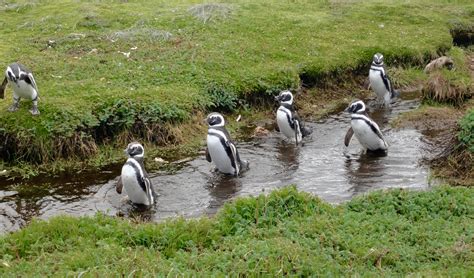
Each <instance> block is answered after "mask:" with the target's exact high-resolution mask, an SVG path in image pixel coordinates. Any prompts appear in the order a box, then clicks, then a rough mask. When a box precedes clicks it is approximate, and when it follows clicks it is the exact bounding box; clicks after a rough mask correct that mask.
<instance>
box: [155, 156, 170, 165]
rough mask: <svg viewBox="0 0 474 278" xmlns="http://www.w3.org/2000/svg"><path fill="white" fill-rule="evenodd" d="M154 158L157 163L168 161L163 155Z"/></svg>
mask: <svg viewBox="0 0 474 278" xmlns="http://www.w3.org/2000/svg"><path fill="white" fill-rule="evenodd" d="M154 160H155V162H156V163H160V164H166V163H168V161H166V160H164V159H163V158H161V157H155V159H154Z"/></svg>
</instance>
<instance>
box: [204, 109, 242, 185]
mask: <svg viewBox="0 0 474 278" xmlns="http://www.w3.org/2000/svg"><path fill="white" fill-rule="evenodd" d="M206 121H207V124H208V126H209V128H208V131H207V139H206V143H207V149H206V160H207V161H208V162H213V163H214V164H215V165H216V168H217V170H218V171H219V172H221V173H224V174H229V175H233V176H238V175H239V174H240V173H241V172H243V171H245V170H247V169H248V167H249V163H248V162H247V161H244V160H241V159H240V155H239V152H238V150H237V147H236V146H235V144H234V143H233V142H232V139H231V138H230V135H229V132H228V131H227V129H226V128H225V120H224V116H222V115H221V114H220V113H217V112H213V113H210V114H209V115H208V116H207V118H206Z"/></svg>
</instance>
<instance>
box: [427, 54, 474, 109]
mask: <svg viewBox="0 0 474 278" xmlns="http://www.w3.org/2000/svg"><path fill="white" fill-rule="evenodd" d="M448 55H449V56H450V57H451V58H452V60H453V61H454V68H452V69H447V68H442V69H439V70H436V71H433V72H431V73H430V74H429V77H428V80H427V81H426V84H425V86H424V87H423V97H424V98H425V99H429V100H434V101H437V102H442V103H451V104H454V105H460V104H462V103H463V102H464V101H465V100H466V99H470V98H471V97H472V94H473V91H474V85H473V84H474V83H473V82H472V77H471V73H470V70H469V62H468V58H467V57H466V54H465V51H464V50H463V49H461V48H457V47H453V48H452V49H451V50H450V51H449V52H448Z"/></svg>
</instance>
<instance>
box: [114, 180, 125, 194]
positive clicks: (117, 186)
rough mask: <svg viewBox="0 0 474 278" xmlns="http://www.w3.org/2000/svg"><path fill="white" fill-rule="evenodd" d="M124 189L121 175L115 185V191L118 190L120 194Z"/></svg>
mask: <svg viewBox="0 0 474 278" xmlns="http://www.w3.org/2000/svg"><path fill="white" fill-rule="evenodd" d="M122 189H123V183H122V177H119V179H118V181H117V184H116V185H115V191H117V193H118V194H122Z"/></svg>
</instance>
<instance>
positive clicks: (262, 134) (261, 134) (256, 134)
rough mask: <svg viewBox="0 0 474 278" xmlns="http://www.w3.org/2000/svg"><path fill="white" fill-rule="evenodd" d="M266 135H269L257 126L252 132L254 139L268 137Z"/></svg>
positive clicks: (264, 129)
mask: <svg viewBox="0 0 474 278" xmlns="http://www.w3.org/2000/svg"><path fill="white" fill-rule="evenodd" d="M268 134H270V131H269V130H268V129H266V128H264V127H261V126H257V127H256V128H255V129H254V131H253V136H254V137H265V136H268Z"/></svg>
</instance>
